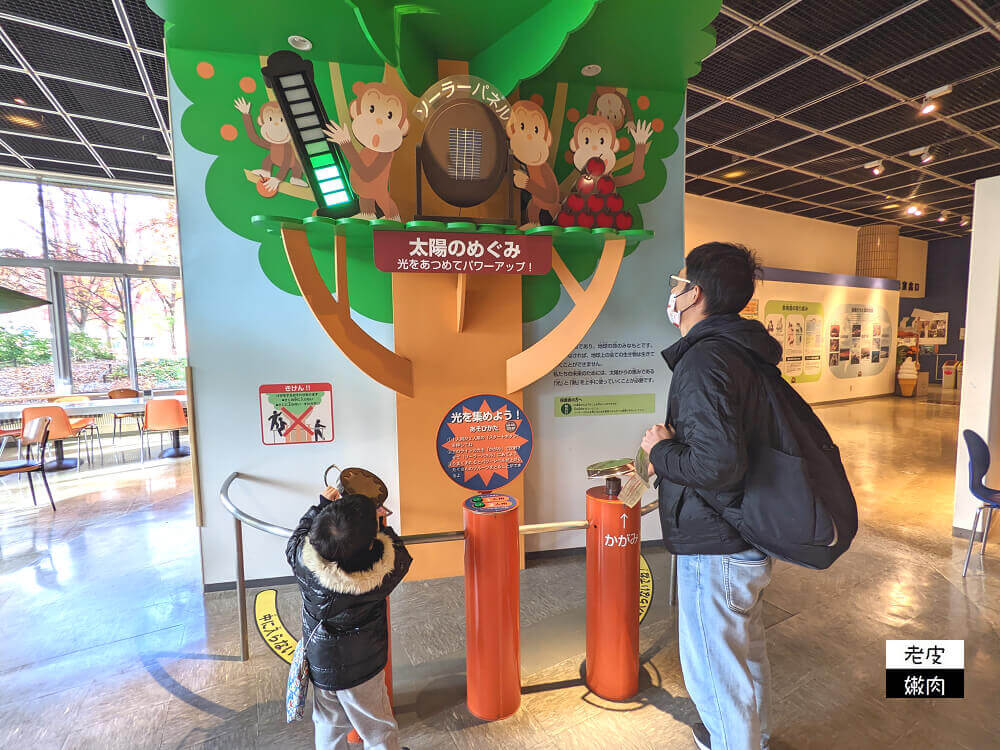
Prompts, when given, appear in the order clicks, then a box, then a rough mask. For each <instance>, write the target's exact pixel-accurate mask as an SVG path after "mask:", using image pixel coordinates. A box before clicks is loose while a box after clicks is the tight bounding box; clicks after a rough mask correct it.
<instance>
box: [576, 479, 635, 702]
mask: <svg viewBox="0 0 1000 750" xmlns="http://www.w3.org/2000/svg"><path fill="white" fill-rule="evenodd" d="M639 520H640V514H639V506H638V505H636V506H634V507H632V508H628V507H626V505H625V503H623V502H622V501H621V500H619V499H618V497H617V494H614V495H609V494H608V490H607V489H606V488H605V487H592V488H591V489H589V490H587V521H588V522H589V526H588V527H587V687H589V688H590V689H591V690H592V691H593V692H594V693H596V694H597V695H599V696H601V697H602V698H607V699H608V700H617V701H620V700H627V699H629V698H631V697H632V696H633V695H635V694H636V693H637V692H638V691H639Z"/></svg>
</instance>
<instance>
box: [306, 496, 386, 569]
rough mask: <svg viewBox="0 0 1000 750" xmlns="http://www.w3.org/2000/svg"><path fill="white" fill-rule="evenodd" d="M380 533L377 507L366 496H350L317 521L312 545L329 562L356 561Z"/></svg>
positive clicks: (338, 502) (311, 533)
mask: <svg viewBox="0 0 1000 750" xmlns="http://www.w3.org/2000/svg"><path fill="white" fill-rule="evenodd" d="M376 533H378V517H377V516H376V513H375V503H373V502H372V500H371V498H368V497H365V496H364V495H346V496H344V497H342V498H340V499H339V500H336V501H334V502H332V503H330V505H328V506H327V507H326V508H324V509H323V510H322V511H320V512H319V513H318V514H317V515H316V518H314V519H313V523H312V528H311V529H309V542H310V543H311V544H312V546H313V547H314V548H315V549H316V551H317V552H318V553H319V554H320V557H322V558H323V559H325V560H329V561H330V562H341V561H344V560H352V559H354V558H357V557H358V556H359V555H361V554H363V553H364V552H366V551H368V548H369V547H371V544H372V540H374V539H375V534H376Z"/></svg>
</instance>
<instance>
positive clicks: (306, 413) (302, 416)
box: [281, 406, 313, 437]
mask: <svg viewBox="0 0 1000 750" xmlns="http://www.w3.org/2000/svg"><path fill="white" fill-rule="evenodd" d="M281 410H282V411H283V412H285V414H287V415H288V418H289V419H290V420H292V421H291V423H290V424H289V425H288V427H286V428H285V434H286V435H287V434H288V433H289V432H290V431H291V429H292V428H293V427H295V425H298V426H299V427H301V428H302V429H303V430H305V431H306V432H307V433H309V437H313V431H312V430H310V429H309V428H308V427H306V425H305V423H304V422H303V421H302V420H304V419H305V418H306V417H308V416H309V412H311V411H312V410H313V407H311V406H310V407H309V408H308V409H306V410H305V411H304V412H302V413H301V414H300V415H299V416H297V417H296V416H295V415H294V414H292V413H291V412H290V411H288V409H286V408H285V407H284V406H282V407H281Z"/></svg>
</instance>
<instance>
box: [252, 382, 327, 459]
mask: <svg viewBox="0 0 1000 750" xmlns="http://www.w3.org/2000/svg"><path fill="white" fill-rule="evenodd" d="M259 393H260V436H261V440H262V441H263V443H264V445H288V444H293V443H329V442H332V441H333V387H332V386H331V385H330V384H329V383H272V384H268V385H262V386H261V387H260V389H259Z"/></svg>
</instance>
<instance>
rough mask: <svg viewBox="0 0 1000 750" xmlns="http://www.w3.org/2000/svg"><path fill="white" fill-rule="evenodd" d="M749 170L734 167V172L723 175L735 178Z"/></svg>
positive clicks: (729, 178) (730, 178)
mask: <svg viewBox="0 0 1000 750" xmlns="http://www.w3.org/2000/svg"><path fill="white" fill-rule="evenodd" d="M746 173H747V171H746V170H745V169H734V170H733V171H732V172H726V173H725V174H724V175H722V176H723V177H724V178H725V179H727V180H735V179H736V178H737V177H742V176H743V175H745V174H746Z"/></svg>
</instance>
